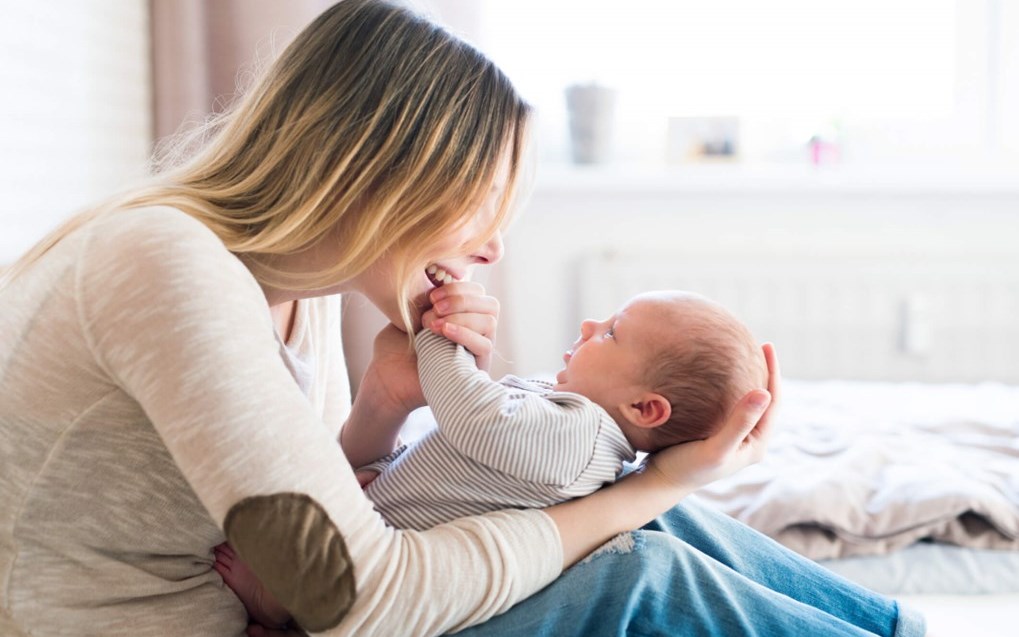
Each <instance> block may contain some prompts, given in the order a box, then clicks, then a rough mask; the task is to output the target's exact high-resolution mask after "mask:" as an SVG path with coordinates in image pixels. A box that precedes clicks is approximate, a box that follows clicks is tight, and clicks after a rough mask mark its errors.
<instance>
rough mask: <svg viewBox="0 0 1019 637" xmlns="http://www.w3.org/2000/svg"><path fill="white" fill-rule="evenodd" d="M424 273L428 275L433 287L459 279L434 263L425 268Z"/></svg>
mask: <svg viewBox="0 0 1019 637" xmlns="http://www.w3.org/2000/svg"><path fill="white" fill-rule="evenodd" d="M425 274H426V275H427V276H428V280H429V281H431V283H432V285H434V286H435V287H439V286H440V285H446V284H447V283H453V282H454V281H458V280H459V279H457V278H456V277H455V276H453V275H452V274H450V273H449V272H446V270H445V269H444V268H443V267H442V266H441V265H437V264H434V263H433V264H432V265H430V266H428V267H427V268H425Z"/></svg>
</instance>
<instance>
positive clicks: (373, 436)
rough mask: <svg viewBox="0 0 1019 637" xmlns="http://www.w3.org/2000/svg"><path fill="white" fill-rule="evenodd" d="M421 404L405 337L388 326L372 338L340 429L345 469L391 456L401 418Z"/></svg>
mask: <svg viewBox="0 0 1019 637" xmlns="http://www.w3.org/2000/svg"><path fill="white" fill-rule="evenodd" d="M424 404H425V396H424V394H423V393H422V391H421V382H420V381H419V380H418V370H417V356H415V354H414V350H413V349H412V348H411V347H410V342H409V341H408V339H407V333H406V332H404V331H402V330H400V329H399V328H397V327H396V326H395V325H393V324H392V323H390V324H389V325H387V326H386V327H384V328H383V329H382V331H381V332H379V334H378V336H376V337H375V345H374V349H373V352H372V360H371V362H370V363H369V364H368V368H367V369H366V370H365V372H364V377H363V378H362V379H361V385H360V387H359V388H358V390H357V396H355V397H354V404H353V406H352V407H351V410H350V416H349V417H348V418H347V422H346V423H345V424H344V425H343V429H341V430H340V446H341V447H342V448H343V453H344V454H345V455H346V456H347V461H348V462H350V465H351V466H352V467H355V468H356V467H363V466H364V465H366V464H368V463H370V462H374V461H375V460H378V459H379V458H381V457H383V456H385V455H386V454H389V453H391V452H392V451H393V449H395V448H396V444H397V440H398V439H399V436H400V428H401V427H403V423H404V422H405V421H406V420H407V416H408V415H409V414H410V412H412V411H414V410H415V409H417V408H418V407H422V406H424ZM362 486H364V484H363V483H362Z"/></svg>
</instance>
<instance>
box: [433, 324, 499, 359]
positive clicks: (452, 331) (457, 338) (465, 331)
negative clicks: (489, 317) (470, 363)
mask: <svg viewBox="0 0 1019 637" xmlns="http://www.w3.org/2000/svg"><path fill="white" fill-rule="evenodd" d="M437 332H438V333H439V334H442V335H443V336H445V337H446V338H448V339H449V340H451V341H453V342H454V343H457V344H458V345H463V346H464V347H465V348H466V349H467V351H468V352H470V353H471V354H474V358H475V359H477V362H478V369H483V370H485V371H488V369H489V367H491V364H492V351H493V350H494V349H495V343H494V342H493V340H492V338H491V337H489V336H485V335H484V334H480V333H478V332H476V331H474V330H472V329H470V328H467V327H464V326H462V325H459V324H458V323H456V322H454V321H443V322H442V325H441V326H440V327H439V328H437Z"/></svg>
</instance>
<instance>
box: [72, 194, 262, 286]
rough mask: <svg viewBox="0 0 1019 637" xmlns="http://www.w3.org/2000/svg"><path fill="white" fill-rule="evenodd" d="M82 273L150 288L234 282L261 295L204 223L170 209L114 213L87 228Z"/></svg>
mask: <svg viewBox="0 0 1019 637" xmlns="http://www.w3.org/2000/svg"><path fill="white" fill-rule="evenodd" d="M83 230H85V231H86V233H87V234H86V235H85V236H84V237H82V239H83V241H84V243H85V245H84V246H83V250H82V252H81V253H80V256H79V259H81V261H80V264H81V270H82V272H83V274H84V276H85V277H86V278H89V275H90V274H94V275H96V276H101V277H103V278H105V277H107V276H108V275H109V274H111V273H114V272H116V273H119V274H120V276H121V277H127V278H132V279H136V280H144V282H146V283H149V284H164V285H165V284H177V285H188V286H195V285H197V286H199V287H201V285H202V284H201V282H202V281H208V282H209V283H210V284H212V283H213V281H214V280H215V281H218V282H219V283H220V284H222V283H224V282H225V280H224V279H227V280H231V281H233V282H234V283H233V284H231V285H232V287H235V286H236V284H237V283H238V282H242V283H243V288H244V289H247V290H249V291H250V293H252V294H259V295H261V290H260V288H259V287H258V284H257V282H256V281H255V279H254V277H253V276H252V274H251V272H250V271H249V270H248V268H247V267H246V266H245V265H244V264H243V263H242V262H241V260H240V259H238V258H237V256H236V255H234V254H233V253H232V252H230V251H229V250H228V249H227V247H226V246H225V245H224V244H223V242H222V241H221V240H220V238H219V237H218V236H217V235H216V234H215V233H214V232H213V231H212V230H211V229H210V228H209V227H208V226H206V225H205V224H204V223H202V222H201V221H199V220H198V219H195V218H194V217H192V216H191V215H189V214H187V213H185V212H183V211H181V210H179V209H177V208H173V207H169V206H152V207H145V208H129V209H118V210H111V211H108V212H105V213H103V214H101V215H99V216H98V217H97V218H95V219H93V220H91V221H90V222H89V223H88V224H86V226H85V227H84V228H83Z"/></svg>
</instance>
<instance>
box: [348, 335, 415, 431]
mask: <svg viewBox="0 0 1019 637" xmlns="http://www.w3.org/2000/svg"><path fill="white" fill-rule="evenodd" d="M366 384H367V385H368V387H365V385H366ZM366 389H367V390H368V392H369V393H370V395H371V396H372V402H373V403H376V406H378V407H381V408H383V409H386V410H387V412H389V411H393V412H403V415H404V416H406V415H407V414H409V413H410V412H412V411H414V410H415V409H417V408H418V407H423V406H424V404H425V397H424V394H423V393H422V392H421V382H420V381H419V380H418V368H417V356H416V355H415V353H414V349H413V348H412V347H411V346H410V341H409V340H408V338H407V333H406V332H404V331H403V330H401V329H400V328H398V327H397V326H396V325H394V324H392V323H390V324H389V325H387V326H386V327H384V328H382V331H380V332H379V333H378V335H376V336H375V343H374V345H373V347H372V359H371V362H370V363H369V364H368V368H367V369H366V370H365V375H364V378H363V379H362V380H361V386H360V388H359V390H358V394H360V393H361V391H363V390H366ZM379 401H383V402H384V404H382V405H378V402H379Z"/></svg>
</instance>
